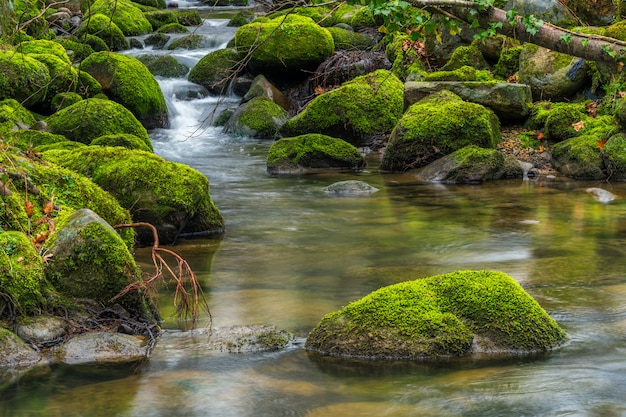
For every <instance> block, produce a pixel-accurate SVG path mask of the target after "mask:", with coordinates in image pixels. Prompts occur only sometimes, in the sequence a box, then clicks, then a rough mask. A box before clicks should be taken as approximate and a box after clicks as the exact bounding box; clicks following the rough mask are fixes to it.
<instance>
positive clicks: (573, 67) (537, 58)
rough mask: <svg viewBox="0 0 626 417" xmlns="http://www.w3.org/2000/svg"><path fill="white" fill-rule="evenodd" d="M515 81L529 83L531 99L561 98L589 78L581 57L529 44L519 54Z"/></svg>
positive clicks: (579, 88) (587, 69)
mask: <svg viewBox="0 0 626 417" xmlns="http://www.w3.org/2000/svg"><path fill="white" fill-rule="evenodd" d="M519 60H520V67H519V75H518V82H519V83H522V84H528V85H530V88H531V90H532V92H533V98H534V99H535V101H539V100H552V101H565V100H567V99H569V98H571V97H572V96H573V95H574V94H576V93H577V92H578V91H580V90H581V89H582V87H583V86H584V85H585V83H587V82H588V80H589V75H588V72H589V68H588V65H587V63H586V62H585V60H583V59H582V58H576V57H572V56H570V55H566V54H562V53H560V52H555V51H552V50H549V49H546V48H542V47H539V46H536V45H533V44H530V43H526V44H524V46H523V50H522V52H521V54H520V58H519Z"/></svg>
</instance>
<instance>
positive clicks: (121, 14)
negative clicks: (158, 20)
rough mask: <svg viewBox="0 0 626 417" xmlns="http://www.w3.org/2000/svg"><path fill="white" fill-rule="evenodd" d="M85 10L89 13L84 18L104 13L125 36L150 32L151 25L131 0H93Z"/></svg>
mask: <svg viewBox="0 0 626 417" xmlns="http://www.w3.org/2000/svg"><path fill="white" fill-rule="evenodd" d="M85 3H87V2H85ZM87 11H88V13H90V15H89V16H86V17H85V20H89V19H90V18H93V16H94V15H96V14H101V15H104V16H106V17H107V18H108V19H109V21H110V22H112V23H114V24H115V25H116V26H117V27H118V28H119V29H120V30H121V31H122V33H123V34H124V35H125V36H136V35H144V34H146V33H150V32H152V25H151V24H150V22H149V21H148V19H146V17H145V16H144V15H143V13H142V12H141V9H139V8H138V7H137V6H135V5H134V3H133V2H132V1H128V0H95V1H94V2H93V3H92V4H91V5H89V9H88V10H87ZM92 33H94V32H92Z"/></svg>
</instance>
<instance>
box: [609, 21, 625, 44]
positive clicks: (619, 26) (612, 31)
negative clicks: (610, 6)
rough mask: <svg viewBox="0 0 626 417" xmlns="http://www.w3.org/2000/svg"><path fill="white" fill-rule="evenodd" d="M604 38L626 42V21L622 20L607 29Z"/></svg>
mask: <svg viewBox="0 0 626 417" xmlns="http://www.w3.org/2000/svg"><path fill="white" fill-rule="evenodd" d="M604 36H608V37H610V38H615V39H619V40H621V41H626V20H621V21H619V22H617V23H614V24H612V25H611V26H609V27H608V28H606V30H605V32H604Z"/></svg>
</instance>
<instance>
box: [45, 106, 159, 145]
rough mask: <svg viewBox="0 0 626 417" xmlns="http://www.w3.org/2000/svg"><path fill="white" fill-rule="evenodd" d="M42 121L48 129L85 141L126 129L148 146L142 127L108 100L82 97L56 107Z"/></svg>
mask: <svg viewBox="0 0 626 417" xmlns="http://www.w3.org/2000/svg"><path fill="white" fill-rule="evenodd" d="M46 122H47V123H48V127H49V128H50V131H51V132H52V133H56V134H60V135H63V136H65V137H66V138H68V139H70V140H73V141H76V142H81V143H84V144H86V145H89V144H90V143H91V141H92V140H93V139H95V138H97V137H100V136H105V135H110V134H118V133H129V134H132V135H135V136H137V137H139V138H141V139H142V140H143V141H144V142H145V143H146V145H147V146H148V147H150V149H152V143H151V142H150V137H149V136H148V132H147V131H146V129H145V128H144V127H143V126H142V125H141V123H139V121H138V120H137V119H136V118H135V116H134V115H133V114H132V113H131V112H130V111H129V110H127V109H126V108H125V107H124V106H122V105H121V104H118V103H116V102H114V101H112V100H103V99H99V98H90V99H87V100H83V101H80V102H78V103H76V104H72V105H71V106H69V107H66V108H64V109H61V110H59V111H58V112H56V113H54V114H53V115H51V116H49V117H48V118H47V119H46Z"/></svg>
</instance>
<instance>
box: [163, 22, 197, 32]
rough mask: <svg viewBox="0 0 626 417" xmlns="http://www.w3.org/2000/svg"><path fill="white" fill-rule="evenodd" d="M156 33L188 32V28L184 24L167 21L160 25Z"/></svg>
mask: <svg viewBox="0 0 626 417" xmlns="http://www.w3.org/2000/svg"><path fill="white" fill-rule="evenodd" d="M157 32H158V33H189V29H187V27H186V26H183V25H181V24H180V23H178V22H174V23H168V24H165V25H163V26H161V27H160V28H159V29H158V30H157Z"/></svg>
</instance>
